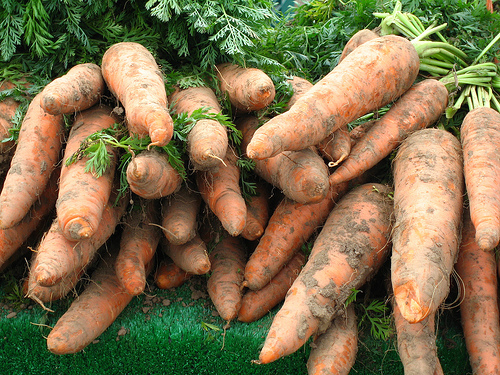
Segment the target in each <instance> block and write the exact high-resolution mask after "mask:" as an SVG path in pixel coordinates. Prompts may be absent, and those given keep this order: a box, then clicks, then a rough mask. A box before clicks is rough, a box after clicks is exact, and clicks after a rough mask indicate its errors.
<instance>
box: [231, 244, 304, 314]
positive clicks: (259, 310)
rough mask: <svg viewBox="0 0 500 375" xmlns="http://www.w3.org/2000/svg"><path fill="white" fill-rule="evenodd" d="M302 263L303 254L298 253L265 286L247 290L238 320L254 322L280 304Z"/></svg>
mask: <svg viewBox="0 0 500 375" xmlns="http://www.w3.org/2000/svg"><path fill="white" fill-rule="evenodd" d="M304 263H305V256H304V253H303V252H301V251H299V252H297V253H295V255H294V256H293V258H292V259H291V260H290V261H289V262H288V263H287V264H286V265H285V266H284V267H283V268H282V269H281V270H280V271H279V272H278V273H277V274H276V276H274V277H273V278H272V279H271V281H270V282H269V283H267V285H266V286H264V287H263V288H262V289H259V290H247V291H246V292H245V294H244V295H243V298H242V300H241V307H240V310H239V311H238V320H239V321H241V322H245V323H251V322H255V321H256V320H259V319H260V318H262V317H263V316H264V315H266V314H267V313H268V312H269V311H270V310H271V309H272V308H274V307H275V306H277V305H278V304H279V303H280V302H282V301H283V300H284V299H285V295H286V293H287V292H288V289H290V287H291V286H292V283H293V282H294V281H295V279H296V278H297V276H298V274H299V272H300V270H301V268H302V266H303V265H304Z"/></svg>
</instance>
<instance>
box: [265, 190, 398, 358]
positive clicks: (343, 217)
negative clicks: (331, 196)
mask: <svg viewBox="0 0 500 375" xmlns="http://www.w3.org/2000/svg"><path fill="white" fill-rule="evenodd" d="M389 193H390V189H389V187H388V186H385V185H381V184H376V183H373V184H372V183H369V184H364V185H360V186H358V187H356V188H354V189H352V190H351V191H350V192H348V193H347V194H346V195H345V196H343V197H342V198H341V199H340V200H339V202H338V203H337V205H336V206H335V208H334V209H333V210H332V211H331V212H330V215H329V216H328V218H327V220H326V222H325V224H324V225H323V229H322V230H321V232H320V233H319V235H318V237H317V238H316V240H315V242H314V245H313V248H312V250H311V254H310V255H309V258H308V260H307V262H306V264H305V266H304V267H303V268H302V271H301V272H300V274H299V276H298V277H297V278H296V279H295V281H294V282H293V284H292V286H291V288H290V289H289V291H288V293H287V296H286V298H285V301H284V303H283V306H282V307H281V309H280V310H279V311H278V313H277V314H276V315H275V316H274V319H273V322H272V324H271V328H270V330H269V332H268V334H267V337H266V340H265V342H264V346H263V348H262V350H261V352H260V355H259V361H258V362H259V363H262V364H265V363H270V362H273V361H275V360H277V359H279V358H282V357H284V356H286V355H289V354H291V353H294V352H295V351H297V350H298V349H299V348H300V347H302V346H303V345H304V344H305V343H306V342H307V340H308V339H309V337H311V336H312V335H313V334H321V333H323V332H324V331H325V330H326V329H327V328H328V326H329V325H330V323H331V321H332V319H333V318H334V317H335V316H337V315H338V313H339V311H340V309H342V308H343V304H344V302H345V301H346V299H347V298H348V296H349V295H350V293H351V290H352V288H356V289H359V288H360V287H361V286H362V285H363V284H364V283H365V282H366V281H367V279H368V278H370V277H371V276H372V275H374V273H375V272H376V271H378V269H379V268H380V266H381V265H382V264H383V263H384V261H385V260H386V258H387V256H388V253H389V251H390V233H391V229H392V218H391V216H392V210H393V204H392V200H391V199H390V198H389V196H388V195H389Z"/></svg>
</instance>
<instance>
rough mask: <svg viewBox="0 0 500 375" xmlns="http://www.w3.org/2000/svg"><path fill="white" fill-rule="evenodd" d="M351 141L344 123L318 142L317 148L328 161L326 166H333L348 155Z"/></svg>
mask: <svg viewBox="0 0 500 375" xmlns="http://www.w3.org/2000/svg"><path fill="white" fill-rule="evenodd" d="M352 143H353V142H352V139H351V137H350V134H349V130H348V129H347V125H344V126H342V127H341V128H339V129H337V130H335V131H334V132H333V133H332V134H330V135H329V136H328V137H326V138H325V139H323V140H322V141H321V142H320V143H318V145H317V148H318V151H319V152H320V154H321V155H323V157H325V158H326V159H328V160H329V161H330V162H329V163H328V166H329V167H335V166H337V165H338V164H340V163H342V162H343V161H344V160H345V159H346V158H347V157H348V156H349V153H350V152H351V146H352Z"/></svg>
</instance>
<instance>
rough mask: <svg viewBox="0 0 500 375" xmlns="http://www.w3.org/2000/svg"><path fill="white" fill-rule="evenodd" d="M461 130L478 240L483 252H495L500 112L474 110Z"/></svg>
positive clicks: (499, 235)
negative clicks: (492, 250)
mask: <svg viewBox="0 0 500 375" xmlns="http://www.w3.org/2000/svg"><path fill="white" fill-rule="evenodd" d="M460 129H461V131H460V137H461V142H462V149H463V156H464V176H465V184H466V187H467V193H468V196H469V203H470V215H471V219H472V222H473V223H474V227H475V228H476V241H477V243H478V244H479V246H480V247H481V248H482V249H484V250H491V249H493V248H494V247H495V246H496V245H497V244H498V243H499V240H500V194H499V193H498V181H500V158H499V157H498V146H499V145H500V113H498V112H497V111H495V110H494V109H492V108H488V107H479V108H476V109H473V110H472V111H470V112H468V113H467V115H466V116H465V118H464V120H463V122H462V126H461V128H460Z"/></svg>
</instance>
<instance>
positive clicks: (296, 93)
mask: <svg viewBox="0 0 500 375" xmlns="http://www.w3.org/2000/svg"><path fill="white" fill-rule="evenodd" d="M287 82H288V83H289V84H290V85H291V86H292V91H293V95H292V97H291V98H290V100H288V103H287V109H290V108H291V107H292V105H294V104H295V102H296V101H297V100H298V99H299V98H300V97H301V96H302V95H303V94H305V93H306V92H307V91H309V89H311V88H312V87H313V86H314V85H313V84H312V83H311V82H309V81H308V80H307V79H305V78H302V77H297V76H292V78H291V79H289V80H288V81H287Z"/></svg>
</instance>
